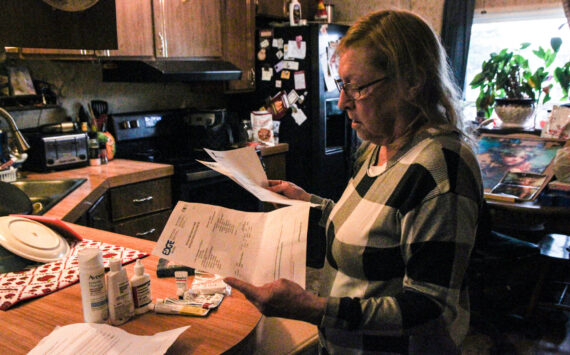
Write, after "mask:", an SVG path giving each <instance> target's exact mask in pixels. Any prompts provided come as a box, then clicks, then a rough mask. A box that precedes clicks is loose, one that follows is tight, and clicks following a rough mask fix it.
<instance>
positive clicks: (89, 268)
mask: <svg viewBox="0 0 570 355" xmlns="http://www.w3.org/2000/svg"><path fill="white" fill-rule="evenodd" d="M77 258H78V262H79V284H80V287H81V303H82V306H83V319H84V320H85V322H86V323H105V322H106V321H107V319H108V318H109V308H108V305H107V288H106V287H105V268H104V267H103V254H102V253H101V250H99V249H98V248H85V249H81V250H80V251H79V252H78V253H77Z"/></svg>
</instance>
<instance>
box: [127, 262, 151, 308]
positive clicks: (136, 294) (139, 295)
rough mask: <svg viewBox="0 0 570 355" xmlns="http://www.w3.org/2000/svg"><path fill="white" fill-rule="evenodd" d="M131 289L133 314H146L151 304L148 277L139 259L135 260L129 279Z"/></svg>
mask: <svg viewBox="0 0 570 355" xmlns="http://www.w3.org/2000/svg"><path fill="white" fill-rule="evenodd" d="M131 287H132V289H133V301H134V304H135V314H143V313H145V312H148V311H149V308H148V305H149V304H150V303H151V302H152V293H151V289H150V276H149V274H147V273H145V272H144V264H143V263H142V260H141V259H137V263H136V264H135V274H134V275H133V277H131Z"/></svg>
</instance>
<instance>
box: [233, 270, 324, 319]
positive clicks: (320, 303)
mask: <svg viewBox="0 0 570 355" xmlns="http://www.w3.org/2000/svg"><path fill="white" fill-rule="evenodd" d="M224 281H225V282H226V283H227V284H228V285H230V286H232V287H234V288H236V289H237V290H239V291H241V292H242V293H243V294H244V295H245V297H246V298H247V299H248V300H249V301H250V302H251V303H253V304H254V305H255V307H257V309H259V311H260V312H261V313H263V314H264V315H266V316H268V317H283V318H291V319H297V320H302V321H305V322H309V323H313V324H316V325H319V324H320V322H321V319H322V317H323V315H324V312H325V306H326V298H323V297H318V296H316V295H314V294H312V293H310V292H308V291H305V290H304V289H303V288H302V287H301V286H300V285H299V284H296V283H294V282H292V281H289V280H286V279H279V280H277V281H273V282H270V283H267V284H265V285H263V286H260V287H257V286H254V285H252V284H250V283H248V282H245V281H241V280H238V279H236V278H233V277H226V278H225V279H224Z"/></svg>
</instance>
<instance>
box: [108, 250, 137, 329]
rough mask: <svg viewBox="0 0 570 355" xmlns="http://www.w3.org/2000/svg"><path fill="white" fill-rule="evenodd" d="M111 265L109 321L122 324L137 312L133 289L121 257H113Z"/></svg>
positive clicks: (109, 275)
mask: <svg viewBox="0 0 570 355" xmlns="http://www.w3.org/2000/svg"><path fill="white" fill-rule="evenodd" d="M109 267H110V268H111V270H110V271H109V273H108V274H107V288H108V292H109V293H108V298H109V321H110V322H111V324H112V325H121V324H123V323H125V322H127V321H128V320H129V319H131V317H132V316H133V315H134V314H135V305H134V302H133V290H132V289H131V283H130V282H129V277H128V276H127V270H125V269H123V265H122V261H121V259H120V258H118V257H114V258H112V259H111V260H110V261H109Z"/></svg>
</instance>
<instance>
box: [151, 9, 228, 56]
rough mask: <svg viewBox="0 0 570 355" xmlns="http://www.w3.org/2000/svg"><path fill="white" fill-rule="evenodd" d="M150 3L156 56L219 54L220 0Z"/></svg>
mask: <svg viewBox="0 0 570 355" xmlns="http://www.w3.org/2000/svg"><path fill="white" fill-rule="evenodd" d="M230 1H236V0H230ZM152 6H153V11H154V41H155V44H156V46H155V47H156V48H155V55H156V57H157V58H192V57H221V56H222V17H221V9H222V0H191V1H188V0H186V1H184V0H175V1H173V0H154V1H153V3H152Z"/></svg>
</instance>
